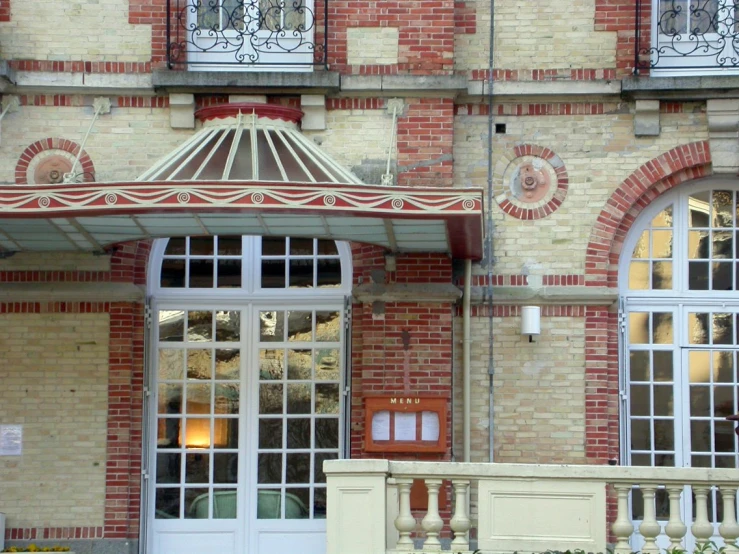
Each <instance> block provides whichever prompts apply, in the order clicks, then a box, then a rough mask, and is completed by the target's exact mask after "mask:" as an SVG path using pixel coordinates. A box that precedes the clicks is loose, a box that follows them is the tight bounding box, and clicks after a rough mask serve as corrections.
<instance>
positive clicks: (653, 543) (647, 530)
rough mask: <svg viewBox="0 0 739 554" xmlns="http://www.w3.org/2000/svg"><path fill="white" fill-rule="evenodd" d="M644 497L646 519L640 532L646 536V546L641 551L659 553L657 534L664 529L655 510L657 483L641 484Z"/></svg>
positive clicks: (651, 553) (648, 553)
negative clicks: (658, 521)
mask: <svg viewBox="0 0 739 554" xmlns="http://www.w3.org/2000/svg"><path fill="white" fill-rule="evenodd" d="M639 488H640V489H641V493H642V497H643V498H644V520H643V521H642V522H641V525H639V533H640V534H641V536H642V537H644V546H642V548H641V551H642V552H645V553H647V554H659V551H660V550H659V546H657V535H659V532H660V531H661V530H662V528H661V527H660V525H659V523H657V517H656V515H655V511H654V493H655V491H656V490H657V485H639Z"/></svg>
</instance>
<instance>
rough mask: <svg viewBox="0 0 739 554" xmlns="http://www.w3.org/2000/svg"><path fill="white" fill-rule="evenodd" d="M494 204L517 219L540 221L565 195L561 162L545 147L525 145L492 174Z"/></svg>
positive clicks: (564, 174)
mask: <svg viewBox="0 0 739 554" xmlns="http://www.w3.org/2000/svg"><path fill="white" fill-rule="evenodd" d="M493 179H494V181H493V186H494V191H495V201H496V202H497V204H498V205H499V206H500V208H501V209H502V210H503V211H504V212H505V213H507V214H508V215H511V216H513V217H516V218H518V219H541V218H543V217H546V216H548V215H549V214H551V213H554V212H555V211H556V210H557V208H559V206H561V205H562V202H564V199H565V197H566V196H567V188H568V186H569V179H568V177H567V170H566V169H565V166H564V162H562V159H561V158H560V157H559V156H557V155H556V154H555V153H554V152H552V151H551V150H549V149H547V148H542V147H540V146H534V145H530V144H524V145H520V146H517V147H516V148H515V149H514V151H513V152H512V153H511V154H509V155H507V156H504V157H503V159H501V160H500V161H499V162H498V164H497V165H496V167H495V170H494V174H493Z"/></svg>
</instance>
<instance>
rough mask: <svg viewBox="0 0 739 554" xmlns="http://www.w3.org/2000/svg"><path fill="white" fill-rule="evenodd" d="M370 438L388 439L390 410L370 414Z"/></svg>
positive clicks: (377, 439)
mask: <svg viewBox="0 0 739 554" xmlns="http://www.w3.org/2000/svg"><path fill="white" fill-rule="evenodd" d="M372 440H374V441H389V440H390V412H389V411H388V410H382V411H381V412H375V413H374V414H372Z"/></svg>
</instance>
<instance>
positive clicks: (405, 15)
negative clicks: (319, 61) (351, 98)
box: [328, 0, 454, 75]
mask: <svg viewBox="0 0 739 554" xmlns="http://www.w3.org/2000/svg"><path fill="white" fill-rule="evenodd" d="M328 17H329V36H328V40H329V45H328V46H329V56H328V61H329V65H330V67H331V69H333V70H336V71H341V72H345V73H367V74H379V73H411V74H419V75H425V74H451V73H452V71H453V67H454V62H453V59H452V56H453V53H454V2H453V0H424V1H423V2H400V1H397V0H392V1H389V0H384V1H382V0H381V1H379V2H370V1H367V0H363V1H358V0H331V1H330V2H329V5H328ZM349 27H397V28H398V34H399V60H398V61H399V63H398V64H397V65H392V66H362V67H361V68H360V67H352V66H349V65H348V62H347V29H348V28H349Z"/></svg>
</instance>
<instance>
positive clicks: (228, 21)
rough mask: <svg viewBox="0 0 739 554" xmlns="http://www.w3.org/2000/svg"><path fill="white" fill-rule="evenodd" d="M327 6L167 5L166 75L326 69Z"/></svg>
mask: <svg viewBox="0 0 739 554" xmlns="http://www.w3.org/2000/svg"><path fill="white" fill-rule="evenodd" d="M327 13H328V0H167V14H168V17H167V63H168V66H169V68H170V69H172V68H175V67H178V66H181V67H182V66H187V67H188V68H190V69H201V70H205V69H208V70H218V69H221V70H238V69H240V68H242V69H248V68H254V69H262V70H264V69H266V67H265V66H267V67H271V68H274V69H295V70H300V69H301V68H302V69H303V70H307V69H310V67H312V66H326V63H327V62H326V54H327V40H328V18H327V16H326V15H327Z"/></svg>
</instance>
